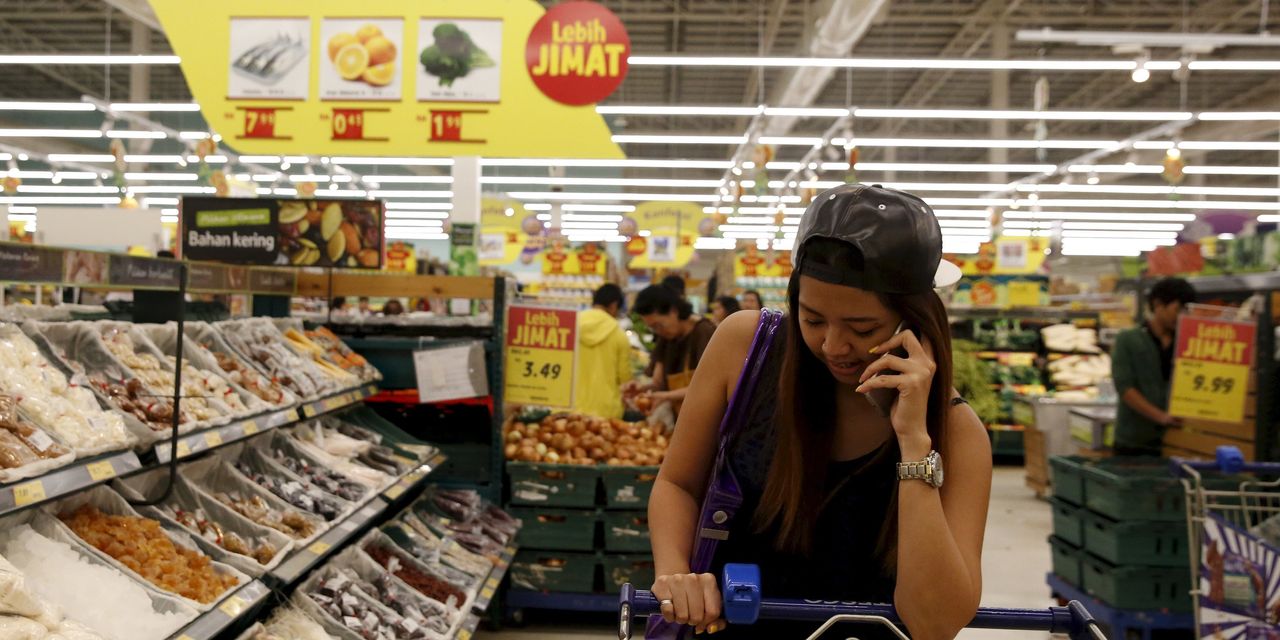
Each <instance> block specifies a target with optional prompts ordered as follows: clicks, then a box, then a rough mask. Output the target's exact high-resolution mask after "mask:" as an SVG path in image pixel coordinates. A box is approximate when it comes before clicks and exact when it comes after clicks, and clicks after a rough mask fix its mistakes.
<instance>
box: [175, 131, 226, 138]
mask: <svg viewBox="0 0 1280 640" xmlns="http://www.w3.org/2000/svg"><path fill="white" fill-rule="evenodd" d="M178 137H179V138H182V139H183V140H204V139H205V138H211V137H214V135H213V134H212V133H209V132H208V131H179V132H178ZM218 137H219V138H221V137H222V136H218Z"/></svg>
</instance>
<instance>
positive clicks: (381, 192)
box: [369, 189, 453, 198]
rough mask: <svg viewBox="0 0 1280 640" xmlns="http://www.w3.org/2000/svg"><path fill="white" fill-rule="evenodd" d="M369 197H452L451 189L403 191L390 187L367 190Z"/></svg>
mask: <svg viewBox="0 0 1280 640" xmlns="http://www.w3.org/2000/svg"><path fill="white" fill-rule="evenodd" d="M369 197H370V198H452V197H453V192H452V191H404V190H392V189H374V190H371V191H369Z"/></svg>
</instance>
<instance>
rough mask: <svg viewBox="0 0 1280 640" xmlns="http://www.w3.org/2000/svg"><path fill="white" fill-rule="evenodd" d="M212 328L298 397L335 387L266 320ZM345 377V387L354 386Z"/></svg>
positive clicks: (321, 392)
mask: <svg viewBox="0 0 1280 640" xmlns="http://www.w3.org/2000/svg"><path fill="white" fill-rule="evenodd" d="M214 327H216V328H217V329H218V332H219V334H220V335H221V336H222V338H223V339H224V340H225V341H226V342H227V344H229V345H231V347H232V348H233V349H235V350H236V351H237V353H239V354H240V355H241V356H243V357H244V359H245V360H247V361H249V362H251V363H252V364H253V366H255V367H257V368H258V370H259V371H261V372H263V373H265V374H267V375H269V376H271V378H272V379H273V380H276V381H277V382H279V383H280V384H282V385H284V387H285V388H287V389H289V391H291V392H293V393H294V394H295V395H297V396H298V397H300V398H303V399H309V398H314V397H316V396H318V395H321V394H323V393H326V392H329V391H336V390H337V389H338V388H339V386H338V384H337V383H336V382H335V381H334V380H333V379H332V378H330V377H328V376H326V375H325V374H324V373H322V372H321V371H320V370H319V369H318V368H317V367H316V366H315V365H313V364H312V363H311V362H310V361H308V360H304V359H303V358H302V357H301V356H299V355H298V354H296V353H294V352H293V351H292V350H291V349H289V347H286V346H285V345H284V336H283V335H281V334H280V332H279V331H278V330H276V328H275V325H273V324H271V322H269V321H263V322H257V321H254V320H241V321H226V322H218V323H215V324H214ZM348 377H349V382H350V384H348V385H347V386H354V385H355V383H356V382H357V381H356V380H355V378H354V376H348Z"/></svg>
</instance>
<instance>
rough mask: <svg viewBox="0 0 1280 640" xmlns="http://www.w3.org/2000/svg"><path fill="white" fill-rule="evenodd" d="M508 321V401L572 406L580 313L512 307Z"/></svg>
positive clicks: (551, 405)
mask: <svg viewBox="0 0 1280 640" xmlns="http://www.w3.org/2000/svg"><path fill="white" fill-rule="evenodd" d="M507 317H508V321H507V338H506V389H507V396H506V399H507V401H508V402H511V403H513V404H532V405H542V406H550V407H570V406H573V361H574V349H575V348H576V347H577V344H578V340H577V318H578V316H577V313H576V312H574V311H564V310H560V309H544V308H537V307H519V306H512V307H511V308H510V310H509V312H508V316H507Z"/></svg>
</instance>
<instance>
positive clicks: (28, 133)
mask: <svg viewBox="0 0 1280 640" xmlns="http://www.w3.org/2000/svg"><path fill="white" fill-rule="evenodd" d="M101 137H102V132H101V131H98V130H97V129H0V138H101Z"/></svg>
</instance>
